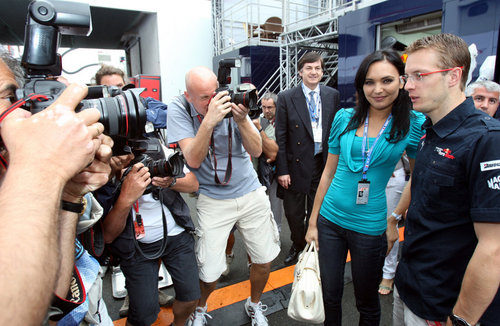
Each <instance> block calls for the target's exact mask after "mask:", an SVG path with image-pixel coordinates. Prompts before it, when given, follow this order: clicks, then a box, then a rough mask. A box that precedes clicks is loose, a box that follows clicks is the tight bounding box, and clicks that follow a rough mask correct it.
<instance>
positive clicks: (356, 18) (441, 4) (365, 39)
mask: <svg viewBox="0 0 500 326" xmlns="http://www.w3.org/2000/svg"><path fill="white" fill-rule="evenodd" d="M463 3H464V1H461V0H443V1H437V0H389V1H386V2H383V3H380V4H378V5H374V6H371V7H369V8H365V9H361V10H357V11H354V12H350V13H348V14H346V15H345V16H342V17H340V18H339V72H338V85H339V86H338V89H339V91H340V94H341V100H342V106H344V107H352V106H353V105H354V94H355V88H354V77H355V75H356V71H357V68H358V66H359V65H360V63H361V61H362V60H363V58H364V57H365V56H366V55H368V54H369V53H371V52H373V51H374V50H375V37H376V26H377V25H379V24H385V23H390V22H393V21H397V20H401V19H404V18H409V17H413V16H417V15H423V14H426V13H431V12H435V11H439V10H442V11H443V25H442V32H445V33H453V34H456V35H459V36H461V37H462V38H463V39H464V40H465V41H466V42H467V44H471V43H476V45H477V48H478V50H479V56H478V57H477V61H478V67H479V66H480V65H481V63H482V62H483V61H484V59H485V58H486V57H487V56H489V55H495V54H496V51H497V42H498V41H497V40H498V28H499V27H498V26H499V24H500V2H499V1H498V0H479V1H476V2H474V3H472V4H463ZM477 70H478V69H477ZM477 75H478V72H477V71H476V72H475V74H474V75H473V80H474V79H475V78H476V77H477Z"/></svg>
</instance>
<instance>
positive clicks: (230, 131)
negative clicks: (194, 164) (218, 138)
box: [197, 115, 233, 186]
mask: <svg viewBox="0 0 500 326" xmlns="http://www.w3.org/2000/svg"><path fill="white" fill-rule="evenodd" d="M197 117H198V120H199V121H200V124H201V120H202V119H201V117H200V115H197ZM227 132H228V141H227V148H228V157H227V165H226V173H225V174H224V181H222V182H221V181H220V179H219V176H218V175H217V157H216V156H215V141H214V132H213V131H212V135H211V136H210V144H209V145H208V146H209V147H208V154H207V156H208V159H209V160H210V163H211V164H212V169H213V170H214V181H215V183H216V184H218V185H223V186H224V185H227V184H228V183H229V180H231V174H232V171H233V164H232V158H233V126H232V124H231V119H228V125H227ZM212 162H213V163H212Z"/></svg>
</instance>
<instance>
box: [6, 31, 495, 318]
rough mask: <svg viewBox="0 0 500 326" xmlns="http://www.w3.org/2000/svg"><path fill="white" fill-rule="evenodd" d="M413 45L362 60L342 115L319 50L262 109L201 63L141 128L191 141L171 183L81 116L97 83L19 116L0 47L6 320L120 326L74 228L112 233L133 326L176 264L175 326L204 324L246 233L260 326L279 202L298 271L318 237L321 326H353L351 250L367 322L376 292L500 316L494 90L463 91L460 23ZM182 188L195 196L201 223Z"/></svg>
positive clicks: (93, 118)
mask: <svg viewBox="0 0 500 326" xmlns="http://www.w3.org/2000/svg"><path fill="white" fill-rule="evenodd" d="M405 53H406V55H407V56H405V57H404V58H405V62H404V61H403V59H402V56H401V53H397V52H395V51H394V50H391V49H382V50H378V51H375V52H373V53H371V54H370V55H368V56H367V57H366V58H364V60H363V61H362V63H361V64H360V66H359V68H358V70H357V73H356V77H355V85H354V86H355V89H356V105H355V107H353V108H340V94H339V92H338V91H337V90H335V89H333V88H331V87H328V86H323V85H320V81H321V79H322V77H323V72H324V70H325V66H324V62H323V59H322V57H321V55H319V54H318V53H316V52H308V53H306V54H305V55H304V56H303V57H302V58H301V59H300V61H299V63H298V71H299V75H300V77H301V79H302V82H301V83H300V85H298V86H296V87H294V88H291V89H289V90H287V91H284V92H281V93H279V94H277V95H276V94H273V93H270V92H266V93H265V94H263V96H262V99H261V107H262V115H261V116H260V117H259V118H257V119H254V120H252V119H251V118H250V117H249V116H248V112H249V108H248V107H245V106H244V105H242V104H238V105H236V104H234V103H232V102H231V97H230V96H229V94H228V92H227V91H222V92H217V93H216V89H217V88H218V86H219V85H218V82H217V77H216V75H215V74H214V73H213V71H212V70H211V69H209V68H206V67H194V68H192V69H190V70H189V71H188V72H187V73H186V76H185V87H186V90H185V92H184V94H183V95H180V96H178V97H176V98H174V99H173V100H172V101H171V102H170V103H168V109H167V112H168V114H167V115H166V118H165V119H166V121H163V123H164V124H165V125H166V129H167V139H163V138H162V137H159V136H158V134H157V133H148V134H145V135H144V139H143V141H144V142H146V143H147V144H148V146H152V147H154V148H158V151H157V152H155V153H152V154H148V155H150V156H151V158H152V159H153V160H162V159H168V158H169V157H171V156H172V155H174V150H172V149H171V148H169V146H168V145H169V144H174V143H175V144H177V145H178V147H179V149H180V151H181V152H182V155H183V157H184V160H185V167H184V169H183V171H182V173H180V174H179V175H176V176H164V175H157V174H156V173H157V172H156V171H150V169H149V168H148V166H147V164H145V163H144V161H141V160H140V159H139V158H138V157H136V156H135V155H134V153H132V152H127V153H118V152H117V151H116V150H115V149H116V144H115V145H114V144H113V140H112V139H111V138H110V137H108V136H106V135H104V134H103V132H105V130H104V126H103V124H101V123H100V122H99V118H100V113H99V111H98V110H96V109H87V110H83V111H81V112H78V113H76V112H75V108H76V107H77V106H78V104H79V103H80V101H81V100H82V99H83V98H84V97H85V95H86V93H87V88H86V87H84V86H80V85H77V84H69V85H68V86H67V87H66V89H65V90H64V92H63V93H62V95H61V96H59V97H58V98H57V100H56V101H55V102H54V103H53V104H52V105H50V106H49V107H48V108H47V109H45V110H43V111H42V112H39V113H36V114H33V115H31V113H29V111H25V110H21V109H15V107H17V106H16V105H17V103H14V99H15V94H14V92H15V90H16V89H17V88H20V87H23V80H24V79H23V72H22V70H21V68H20V66H19V64H18V63H17V62H16V60H14V59H12V58H11V57H10V56H9V55H7V54H6V53H1V54H0V95H1V96H0V119H1V120H0V123H1V124H0V134H1V139H2V147H1V148H0V150H1V153H0V154H1V159H2V160H1V162H0V163H2V164H1V165H0V169H1V170H0V207H1V210H0V222H1V223H0V229H1V232H0V233H1V234H2V236H1V237H0V248H1V250H0V266H9V268H3V269H2V272H1V273H0V306H1V307H3V311H4V313H3V314H1V315H0V324H1V325H40V324H49V325H55V324H58V325H111V324H112V321H111V319H110V318H109V315H108V313H107V310H106V305H105V303H104V301H103V300H102V295H101V294H102V293H101V292H102V286H101V282H102V281H101V279H100V276H102V269H100V267H99V263H98V261H97V260H96V259H95V258H94V257H92V255H95V254H96V252H95V247H93V246H91V248H89V247H86V243H83V244H82V243H81V242H80V241H79V240H78V239H82V238H80V237H78V238H77V235H79V234H83V233H84V232H89V229H92V230H94V229H93V228H94V227H97V226H99V228H100V234H101V235H102V241H103V243H104V244H105V245H106V250H107V251H108V252H109V253H110V254H111V255H112V257H113V260H114V263H115V265H116V264H117V263H119V264H120V266H121V271H123V274H124V276H125V284H126V289H127V293H128V299H127V303H128V307H127V311H126V314H127V322H126V323H127V325H151V324H153V323H154V322H155V320H156V319H157V316H158V313H159V311H160V304H161V301H162V298H161V291H160V293H159V292H158V272H159V268H160V264H162V263H163V264H164V265H165V267H166V268H167V270H168V273H169V274H170V276H171V278H172V281H173V287H174V290H175V299H172V301H173V302H172V311H173V315H174V319H173V322H172V325H177V326H180V325H189V326H191V325H193V326H197V325H206V324H207V323H208V319H211V318H212V317H211V316H210V315H209V314H208V312H207V310H208V309H207V302H208V300H209V298H210V295H211V294H212V292H213V291H214V290H215V288H216V286H217V282H218V280H219V278H220V277H221V275H227V273H228V272H229V266H230V263H231V260H232V258H233V257H234V255H233V253H232V244H233V243H234V238H233V240H231V237H232V235H233V234H234V231H235V230H238V232H239V234H240V235H241V237H242V240H243V243H244V245H245V248H246V251H247V255H248V266H249V269H250V275H249V280H250V285H251V287H250V292H249V293H248V294H249V296H248V298H247V299H246V301H245V303H244V310H245V312H246V314H247V315H248V316H249V318H250V320H251V324H252V326H254V325H255V326H261V325H268V320H267V318H266V316H265V315H266V313H265V312H266V310H267V306H266V305H265V304H263V303H262V301H261V297H262V294H263V291H264V287H265V285H266V283H267V281H268V278H269V274H270V270H271V264H272V262H273V261H274V260H275V259H276V257H277V256H278V254H279V253H280V250H281V245H280V231H281V222H282V221H281V219H282V215H283V213H284V215H285V217H286V220H287V222H288V225H289V228H290V231H291V243H292V246H291V248H289V252H288V255H287V256H286V258H285V260H284V263H285V264H293V263H294V262H296V261H297V259H298V257H299V254H300V252H301V251H302V250H303V249H304V247H305V246H306V243H310V242H315V244H316V248H318V254H319V265H320V273H321V282H322V290H323V305H324V309H325V322H324V324H325V325H341V324H342V306H341V303H342V295H343V291H344V283H343V282H344V270H345V264H346V257H347V253H348V251H349V252H350V256H351V271H352V279H353V285H354V295H355V300H356V308H357V309H358V311H359V315H360V318H359V325H379V324H380V320H381V308H380V299H379V294H382V295H387V294H389V293H393V295H394V307H393V324H394V325H397V326H399V325H408V326H413V325H422V326H425V325H479V324H480V325H485V326H490V325H498V323H499V322H500V292H499V285H500V254H499V252H500V237H499V236H498V234H499V233H500V175H499V171H500V150H499V149H498V143H499V142H500V122H499V121H498V120H497V119H496V118H495V117H498V114H499V112H498V107H499V100H500V98H499V97H500V86H499V85H498V84H496V83H495V82H492V81H478V82H476V83H472V84H471V85H469V86H468V87H466V81H467V76H468V73H469V68H470V54H469V50H468V48H467V44H466V43H465V42H464V41H463V40H462V39H461V38H459V37H457V36H454V35H452V34H438V35H433V36H426V37H424V38H421V39H419V40H417V41H415V42H414V43H412V44H411V45H409V46H408V47H407V48H406V50H405ZM125 81H126V78H125V76H124V74H123V72H120V70H116V69H108V68H103V69H101V70H100V71H99V72H98V74H96V83H97V84H102V85H114V86H117V87H120V88H121V87H123V86H125ZM229 113H231V115H230V116H228V114H229ZM158 116H159V115H157V117H158ZM165 119H164V120H165ZM136 155H137V153H136ZM139 156H140V155H139ZM251 158H252V159H251ZM181 193H190V194H192V193H195V194H196V195H197V199H196V213H197V214H196V218H197V221H196V227H195V223H193V221H192V217H191V216H192V214H191V212H190V210H189V208H188V205H187V204H186V202H185V200H184V198H185V197H183V196H181ZM21 207H22V209H20V208H21ZM94 219H95V220H99V221H97V222H96V221H94V222H92V223H90V222H89V221H92V220H94ZM82 221H83V222H82ZM403 223H404V225H405V237H404V242H402V244H401V245H400V247H401V248H399V249H398V247H397V244H398V239H399V231H398V226H399V225H401V224H403ZM89 224H92V225H91V226H88V225H89ZM82 225H85V227H82ZM95 232H96V233H95V234H97V231H95ZM93 235H94V234H93ZM398 251H399V252H400V253H399V254H398ZM398 260H399V262H398ZM101 263H103V260H101ZM99 271H101V273H99ZM27 283H29V284H30V287H29V291H30V293H29V295H27V294H26V284H27ZM82 294H83V295H82ZM213 324H223V321H217V320H213Z"/></svg>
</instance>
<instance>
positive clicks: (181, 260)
mask: <svg viewBox="0 0 500 326" xmlns="http://www.w3.org/2000/svg"><path fill="white" fill-rule="evenodd" d="M164 150H165V151H168V149H166V148H164ZM166 154H167V157H168V155H170V154H171V153H170V152H169V153H166ZM132 158H133V155H132V154H129V155H128V156H127V157H121V158H115V164H116V166H118V167H119V168H123V167H125V166H127V165H129V163H130V161H131V160H132ZM153 159H155V160H157V159H158V157H153ZM150 184H152V185H153V186H155V187H151V186H150ZM148 186H149V187H148ZM197 189H198V181H197V179H196V176H195V175H194V174H193V173H189V170H188V169H186V168H185V176H184V177H182V178H178V179H176V178H174V177H164V178H160V177H155V176H153V178H151V174H150V171H149V169H148V168H147V167H145V166H144V164H143V163H136V164H134V165H133V166H132V167H130V168H129V169H128V173H127V174H126V176H125V177H122V183H121V189H120V191H119V195H118V196H117V197H115V200H114V205H113V207H112V208H111V209H110V210H109V213H108V214H107V216H106V218H105V219H104V222H103V228H104V240H105V242H106V243H108V244H110V247H111V251H112V252H113V253H114V254H115V256H118V257H119V258H120V259H121V261H120V264H121V268H122V271H123V273H124V274H125V277H126V287H127V291H128V294H129V297H130V306H129V312H128V318H127V325H134V326H136V325H151V324H152V323H153V322H154V321H155V320H156V319H157V316H158V313H159V311H160V307H159V303H158V295H156V293H158V268H159V265H158V258H160V259H161V260H162V261H163V263H164V264H165V266H166V267H167V269H168V271H169V273H170V275H171V277H172V280H173V283H174V288H175V293H176V300H175V302H174V304H173V313H174V322H173V325H184V323H185V321H186V319H187V318H188V317H189V315H190V314H191V312H192V311H193V310H194V308H195V306H196V302H197V300H198V299H199V297H200V288H199V284H198V267H197V262H196V257H195V252H194V239H193V236H192V234H191V232H192V231H194V225H193V222H192V221H191V217H190V214H189V208H188V207H187V205H186V203H185V202H184V200H183V199H182V197H181V196H180V194H179V191H180V192H188V193H189V192H194V191H196V190H197ZM134 238H135V240H134Z"/></svg>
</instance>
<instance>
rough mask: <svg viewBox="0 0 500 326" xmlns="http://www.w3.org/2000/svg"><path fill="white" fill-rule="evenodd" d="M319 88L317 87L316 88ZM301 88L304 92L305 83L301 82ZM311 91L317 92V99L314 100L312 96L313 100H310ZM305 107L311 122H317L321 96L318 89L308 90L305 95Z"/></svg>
mask: <svg viewBox="0 0 500 326" xmlns="http://www.w3.org/2000/svg"><path fill="white" fill-rule="evenodd" d="M318 89H319V88H318ZM302 90H303V91H304V93H306V88H305V85H304V84H302ZM311 92H315V93H318V100H316V99H315V98H314V96H313V100H312V101H311V100H310V98H311ZM305 98H306V104H307V109H308V110H309V116H310V117H311V122H314V123H318V122H319V111H320V106H321V96H319V91H314V90H313V91H310V92H309V93H307V95H306V96H305Z"/></svg>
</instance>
